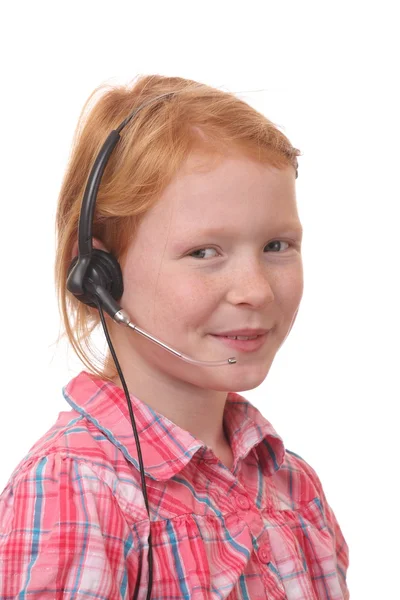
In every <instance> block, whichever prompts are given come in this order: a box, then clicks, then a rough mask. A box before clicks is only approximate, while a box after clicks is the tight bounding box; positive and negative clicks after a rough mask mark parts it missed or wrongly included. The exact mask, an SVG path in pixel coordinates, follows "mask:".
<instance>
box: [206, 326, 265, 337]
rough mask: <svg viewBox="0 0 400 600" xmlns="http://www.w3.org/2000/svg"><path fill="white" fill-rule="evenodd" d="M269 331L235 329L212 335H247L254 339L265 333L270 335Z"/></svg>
mask: <svg viewBox="0 0 400 600" xmlns="http://www.w3.org/2000/svg"><path fill="white" fill-rule="evenodd" d="M268 331H270V330H269V329H262V328H259V329H235V330H232V331H221V333H214V334H212V335H230V336H232V335H246V336H249V337H252V336H254V335H263V334H264V333H268Z"/></svg>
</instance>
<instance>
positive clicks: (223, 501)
mask: <svg viewBox="0 0 400 600" xmlns="http://www.w3.org/2000/svg"><path fill="white" fill-rule="evenodd" d="M63 393H64V397H65V399H66V400H67V402H68V403H69V405H70V406H71V407H72V410H70V411H68V412H67V411H66V412H61V413H60V414H59V416H58V419H57V422H56V423H55V425H53V427H51V429H50V430H49V431H48V432H47V433H46V434H45V435H44V436H43V437H42V438H41V439H40V440H39V441H37V442H36V444H35V445H34V446H33V447H32V448H31V450H30V452H29V453H28V455H27V456H26V457H25V458H24V459H23V460H22V461H21V462H20V464H19V465H18V466H17V468H16V469H15V471H14V472H13V473H12V475H11V477H10V480H9V482H8V484H7V486H6V487H5V489H4V491H3V492H2V494H1V496H0V598H1V600H11V598H13V599H14V598H18V599H24V598H26V599H36V598H40V599H41V600H47V599H50V598H51V599H54V598H56V599H57V598H75V599H77V598H87V599H91V600H100V599H101V600H117V599H118V600H119V599H122V598H124V599H131V598H132V597H133V594H134V591H135V586H138V587H139V596H138V597H139V600H143V599H145V598H146V593H147V585H148V575H149V573H148V562H147V557H148V535H149V527H150V526H151V533H152V547H153V592H152V598H153V599H154V600H179V599H181V598H182V599H184V598H185V599H191V600H211V599H215V600H221V599H223V598H229V600H239V599H240V600H257V599H259V600H261V599H262V600H265V599H266V598H268V599H269V600H286V599H287V600H316V599H324V600H342V599H348V598H349V592H348V588H347V585H346V572H347V569H348V565H349V552H348V546H347V544H346V541H345V539H344V537H343V534H342V532H341V529H340V527H339V524H338V522H337V520H336V518H335V515H334V513H333V511H332V509H331V508H330V506H329V505H328V503H327V500H326V497H325V494H324V492H323V489H322V486H321V482H320V480H319V478H318V476H317V474H316V473H315V471H314V470H313V469H312V467H310V465H308V464H307V463H306V462H305V461H304V460H303V459H302V458H301V457H300V456H298V455H297V454H294V453H293V452H290V451H289V450H286V449H285V447H284V445H283V442H282V439H281V438H280V437H279V436H278V434H277V433H276V431H275V430H274V428H273V427H272V425H271V424H270V423H269V422H268V421H267V420H266V419H265V418H264V417H263V416H262V415H261V413H260V412H259V411H258V410H257V409H256V408H255V407H254V406H253V405H252V404H251V403H250V402H249V401H247V400H246V399H245V398H244V397H243V396H241V395H239V394H237V393H229V395H228V398H227V403H226V408H225V413H224V422H225V428H226V434H227V436H228V438H229V441H230V444H231V448H232V452H233V456H234V464H233V467H232V469H228V468H227V467H225V466H224V465H223V464H222V463H221V462H220V461H219V459H218V458H217V457H216V456H215V454H214V453H213V451H212V450H211V448H209V447H207V446H205V445H204V443H203V442H202V441H201V440H199V439H196V438H195V437H194V436H193V435H192V434H191V433H189V432H188V431H185V430H183V429H181V428H180V427H178V426H177V425H175V424H174V423H172V422H171V421H170V420H169V419H167V418H166V417H164V416H162V415H161V414H159V413H157V412H155V411H154V410H153V409H152V408H150V406H148V405H147V404H145V403H144V402H141V401H140V400H139V399H137V398H135V397H134V396H131V399H132V406H133V410H134V413H135V419H136V425H137V429H138V434H139V437H140V443H141V449H142V456H143V462H144V466H145V473H146V484H147V493H148V500H149V507H150V514H151V520H150V521H149V518H148V514H147V511H146V507H145V504H144V499H143V495H142V489H141V480H140V471H139V463H138V460H137V451H136V444H135V439H134V436H133V432H132V425H131V422H130V419H129V413H128V407H127V403H126V398H125V395H124V392H123V390H122V389H121V388H119V387H117V386H115V385H114V384H111V383H109V382H106V381H103V380H102V379H100V378H98V377H96V376H94V375H91V374H89V373H87V372H85V371H82V372H81V373H80V374H79V375H78V376H77V377H75V378H73V379H72V380H71V381H70V382H69V383H68V385H67V386H65V387H64V389H63Z"/></svg>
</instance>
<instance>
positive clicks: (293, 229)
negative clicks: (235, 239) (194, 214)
mask: <svg viewBox="0 0 400 600" xmlns="http://www.w3.org/2000/svg"><path fill="white" fill-rule="evenodd" d="M274 229H277V230H278V229H279V230H282V231H286V232H287V233H295V234H298V233H299V234H302V233H303V227H302V226H301V225H299V223H286V224H282V225H276V224H275V225H274ZM233 233H236V232H233ZM231 234H232V232H229V231H227V230H226V227H211V228H208V229H200V230H199V231H196V233H195V235H196V236H199V237H202V236H219V237H229V236H230V235H231Z"/></svg>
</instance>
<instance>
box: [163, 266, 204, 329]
mask: <svg viewBox="0 0 400 600" xmlns="http://www.w3.org/2000/svg"><path fill="white" fill-rule="evenodd" d="M214 294H215V290H214V292H212V291H211V289H210V286H209V285H208V286H207V285H206V284H204V283H202V281H201V279H199V278H198V277H196V278H191V277H187V276H185V277H184V278H182V277H179V276H178V277H160V279H159V281H158V285H157V289H156V298H155V304H156V312H155V319H156V320H157V321H159V323H161V318H162V317H164V318H163V321H164V322H165V320H167V321H168V322H171V320H173V321H174V322H176V325H177V326H178V327H179V326H180V327H182V326H183V327H184V324H185V323H187V324H188V323H190V324H191V325H196V323H198V324H201V323H202V322H204V320H205V319H206V318H207V316H208V315H209V313H211V312H212V311H213V310H214V308H215V300H214V299H213V298H214ZM161 299H162V300H161ZM159 316H160V320H159Z"/></svg>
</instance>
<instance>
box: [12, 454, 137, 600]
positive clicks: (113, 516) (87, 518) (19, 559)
mask: <svg viewBox="0 0 400 600" xmlns="http://www.w3.org/2000/svg"><path fill="white" fill-rule="evenodd" d="M135 545H136V539H135V538H134V537H133V534H132V531H131V530H130V528H129V526H128V524H127V523H126V520H125V518H124V515H123V513H122V511H121V508H120V506H119V505H118V503H117V501H116V498H115V496H114V495H113V493H112V490H111V489H110V488H109V486H108V485H107V484H106V483H105V482H104V481H102V480H101V479H100V478H99V476H98V475H96V473H95V472H94V470H92V469H91V465H90V463H89V464H88V463H86V462H84V461H77V460H74V459H72V458H68V457H63V456H60V455H59V454H53V455H49V456H44V457H40V458H38V459H36V460H35V461H34V462H32V463H31V464H30V465H28V466H26V465H25V468H23V470H22V471H21V472H20V473H17V475H16V476H15V477H14V478H13V479H12V481H11V482H10V483H9V484H8V485H7V486H6V488H5V490H4V491H3V493H2V495H1V496H0V598H7V599H12V598H17V597H18V598H20V599H23V598H29V599H36V598H40V599H41V600H50V598H51V599H54V598H57V599H58V598H66V599H68V598H77V597H79V598H90V599H91V600H96V599H102V600H104V599H105V598H107V599H109V600H117V599H118V600H120V599H122V598H124V599H125V598H128V596H129V595H130V596H132V594H133V587H134V584H135V582H136V579H137V576H138V562H139V561H138V552H137V548H135Z"/></svg>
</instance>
